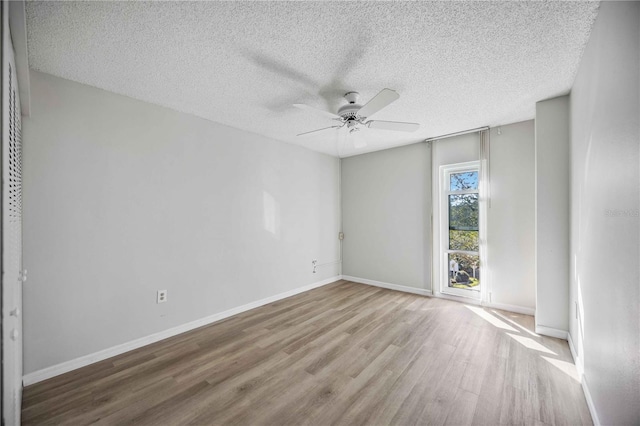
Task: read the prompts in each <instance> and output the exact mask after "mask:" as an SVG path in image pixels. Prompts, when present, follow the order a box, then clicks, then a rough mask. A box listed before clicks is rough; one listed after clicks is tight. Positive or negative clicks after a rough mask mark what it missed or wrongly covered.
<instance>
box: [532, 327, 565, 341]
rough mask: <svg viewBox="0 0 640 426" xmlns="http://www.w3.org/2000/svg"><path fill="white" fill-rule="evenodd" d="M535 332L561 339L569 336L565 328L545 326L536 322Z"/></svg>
mask: <svg viewBox="0 0 640 426" xmlns="http://www.w3.org/2000/svg"><path fill="white" fill-rule="evenodd" d="M536 333H538V334H543V335H545V336H549V337H555V338H557V339H562V340H567V338H568V337H569V332H568V331H567V330H560V329H558V328H553V327H547V326H546V325H538V324H536Z"/></svg>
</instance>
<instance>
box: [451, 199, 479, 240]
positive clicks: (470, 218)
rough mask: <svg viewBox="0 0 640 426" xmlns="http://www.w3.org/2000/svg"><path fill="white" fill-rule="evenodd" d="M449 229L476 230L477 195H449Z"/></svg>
mask: <svg viewBox="0 0 640 426" xmlns="http://www.w3.org/2000/svg"><path fill="white" fill-rule="evenodd" d="M449 229H454V230H460V231H477V230H478V194H460V195H449Z"/></svg>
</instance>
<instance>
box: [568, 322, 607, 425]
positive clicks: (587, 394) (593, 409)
mask: <svg viewBox="0 0 640 426" xmlns="http://www.w3.org/2000/svg"><path fill="white" fill-rule="evenodd" d="M567 341H568V342H569V349H570V350H571V356H572V357H573V362H574V364H575V365H576V369H577V370H578V377H580V384H581V385H582V392H583V393H584V399H585V400H586V401H587V407H589V413H591V420H593V424H594V425H595V426H600V425H601V424H602V423H600V418H598V413H597V412H596V406H595V405H594V404H593V398H592V397H591V392H590V391H589V386H588V385H587V379H586V378H585V376H584V364H583V362H582V358H580V356H579V355H578V350H577V349H576V345H575V344H574V343H573V338H572V337H571V333H569V334H568V335H567Z"/></svg>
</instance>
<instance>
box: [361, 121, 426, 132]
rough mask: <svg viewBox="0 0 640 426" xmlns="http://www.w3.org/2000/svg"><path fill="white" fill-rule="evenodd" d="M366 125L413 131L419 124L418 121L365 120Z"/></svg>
mask: <svg viewBox="0 0 640 426" xmlns="http://www.w3.org/2000/svg"><path fill="white" fill-rule="evenodd" d="M366 125H367V127H369V128H370V129H381V130H396V131H398V132H415V131H416V130H418V128H419V127H420V125H419V124H418V123H405V122H402V121H380V120H374V121H367V122H366Z"/></svg>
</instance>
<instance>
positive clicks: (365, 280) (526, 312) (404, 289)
mask: <svg viewBox="0 0 640 426" xmlns="http://www.w3.org/2000/svg"><path fill="white" fill-rule="evenodd" d="M342 279H343V280H346V281H353V282H354V283H360V284H367V285H372V286H375V287H382V288H387V289H389V290H396V291H402V292H405V293H413V294H420V295H422V296H431V297H438V298H440V299H447V300H452V301H454V302H460V303H466V304H469V305H478V306H484V307H486V308H494V309H500V310H502V311H508V312H514V313H516V314H523V315H535V313H536V311H535V309H532V308H525V307H524V306H517V305H506V304H503V303H487V302H480V301H479V300H478V299H472V298H465V297H458V296H451V295H448V294H443V293H436V294H435V295H434V294H432V292H431V290H427V289H424V288H415V287H408V286H404V285H398V284H391V283H385V282H382V281H375V280H370V279H368V278H359V277H352V276H350V275H342Z"/></svg>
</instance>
